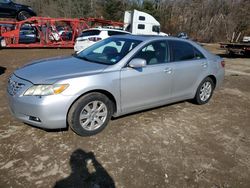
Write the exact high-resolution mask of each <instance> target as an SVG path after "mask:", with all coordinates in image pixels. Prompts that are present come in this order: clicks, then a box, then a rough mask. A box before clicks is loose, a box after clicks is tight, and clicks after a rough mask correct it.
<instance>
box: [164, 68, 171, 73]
mask: <svg viewBox="0 0 250 188" xmlns="http://www.w3.org/2000/svg"><path fill="white" fill-rule="evenodd" d="M164 72H165V73H168V74H171V73H172V68H165V69H164Z"/></svg>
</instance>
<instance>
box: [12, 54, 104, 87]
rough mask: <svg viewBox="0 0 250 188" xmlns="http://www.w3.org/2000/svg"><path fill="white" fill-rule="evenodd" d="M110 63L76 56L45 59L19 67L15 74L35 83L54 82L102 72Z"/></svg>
mask: <svg viewBox="0 0 250 188" xmlns="http://www.w3.org/2000/svg"><path fill="white" fill-rule="evenodd" d="M107 66H108V65H103V64H97V63H92V62H88V61H84V60H82V59H78V58H75V57H73V56H72V57H56V58H50V59H43V60H39V61H36V62H33V63H31V64H28V65H26V66H24V67H22V68H20V69H17V70H16V71H15V72H14V74H15V75H16V76H18V77H20V78H22V79H25V80H28V81H30V82H32V83H33V84H53V83H54V82H56V81H59V80H62V79H68V78H73V77H78V76H86V75H91V74H97V73H100V72H102V71H103V70H104V69H105V68H106V67H107Z"/></svg>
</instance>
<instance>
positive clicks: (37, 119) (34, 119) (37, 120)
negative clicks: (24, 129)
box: [29, 116, 41, 122]
mask: <svg viewBox="0 0 250 188" xmlns="http://www.w3.org/2000/svg"><path fill="white" fill-rule="evenodd" d="M29 120H31V121H36V122H41V120H40V119H39V118H38V117H34V116H30V117H29Z"/></svg>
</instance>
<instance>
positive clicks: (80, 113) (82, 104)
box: [67, 92, 113, 136]
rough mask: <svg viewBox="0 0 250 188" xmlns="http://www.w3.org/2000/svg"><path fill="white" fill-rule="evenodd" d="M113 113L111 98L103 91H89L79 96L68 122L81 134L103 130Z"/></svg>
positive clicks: (88, 134) (85, 134) (91, 133)
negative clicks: (102, 92)
mask: <svg viewBox="0 0 250 188" xmlns="http://www.w3.org/2000/svg"><path fill="white" fill-rule="evenodd" d="M112 114H113V105H112V102H111V101H110V100H109V98H108V97H107V96H105V95H103V94H101V93H96V92H95V93H89V94H87V95H84V96H83V97H81V98H79V99H78V100H77V101H76V102H75V103H74V104H73V106H72V107H71V109H70V111H69V113H68V118H67V119H68V124H69V126H70V127H71V129H72V130H73V131H74V132H75V133H77V134H78V135H80V136H91V135H94V134H97V133H99V132H101V131H102V130H103V129H104V128H105V127H106V126H107V124H108V122H109V120H110V118H111V116H112Z"/></svg>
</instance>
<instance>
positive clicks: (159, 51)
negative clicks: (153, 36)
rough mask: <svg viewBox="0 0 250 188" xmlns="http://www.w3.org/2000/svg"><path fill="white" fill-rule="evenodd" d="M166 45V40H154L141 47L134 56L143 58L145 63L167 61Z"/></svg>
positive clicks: (152, 63)
mask: <svg viewBox="0 0 250 188" xmlns="http://www.w3.org/2000/svg"><path fill="white" fill-rule="evenodd" d="M168 57H169V56H168V45H167V42H166V41H156V42H151V43H149V44H147V45H146V46H145V47H143V48H142V49H141V50H140V51H139V52H138V53H137V54H136V55H135V57H134V58H141V59H145V60H146V62H147V65H154V64H160V63H167V62H168Z"/></svg>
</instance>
